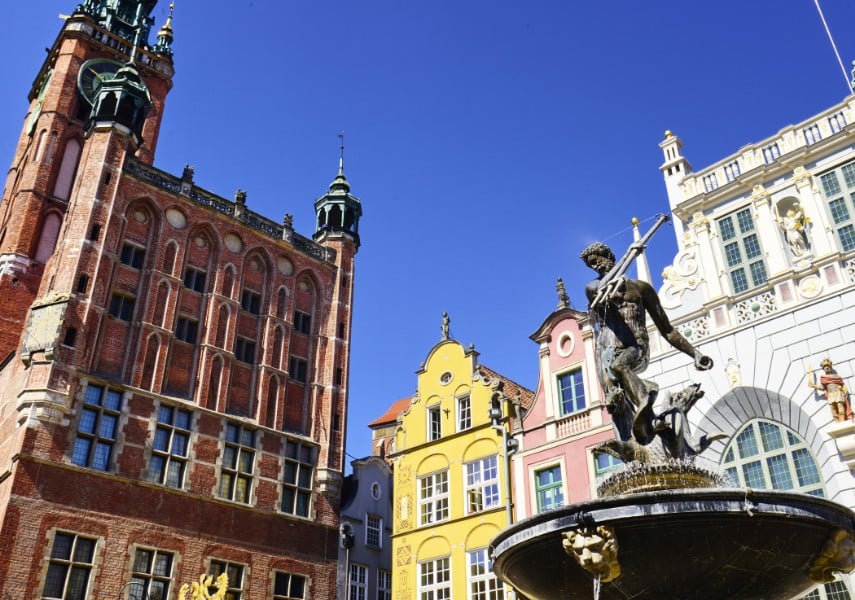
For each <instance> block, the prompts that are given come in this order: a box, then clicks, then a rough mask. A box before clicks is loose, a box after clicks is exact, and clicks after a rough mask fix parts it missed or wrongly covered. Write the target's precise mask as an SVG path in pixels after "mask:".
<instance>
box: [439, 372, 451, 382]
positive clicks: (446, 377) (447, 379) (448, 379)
mask: <svg viewBox="0 0 855 600" xmlns="http://www.w3.org/2000/svg"><path fill="white" fill-rule="evenodd" d="M451 377H452V375H451V371H446V372H445V373H443V374H442V375H440V377H439V382H440V383H441V384H442V385H448V383H450V382H451Z"/></svg>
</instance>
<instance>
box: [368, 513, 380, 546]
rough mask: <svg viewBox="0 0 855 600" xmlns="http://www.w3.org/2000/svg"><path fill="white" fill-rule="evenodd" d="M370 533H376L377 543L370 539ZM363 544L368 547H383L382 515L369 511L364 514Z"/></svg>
mask: <svg viewBox="0 0 855 600" xmlns="http://www.w3.org/2000/svg"><path fill="white" fill-rule="evenodd" d="M372 521H374V523H373V524H372ZM372 533H376V535H377V543H374V542H373V540H372V539H371V534H372ZM365 545H366V546H368V547H369V548H383V517H381V516H379V515H372V514H371V513H367V514H366V515H365Z"/></svg>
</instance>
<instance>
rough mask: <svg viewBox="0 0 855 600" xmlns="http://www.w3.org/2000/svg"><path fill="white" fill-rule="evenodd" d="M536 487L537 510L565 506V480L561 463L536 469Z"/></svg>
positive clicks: (541, 510) (542, 510)
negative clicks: (562, 477)
mask: <svg viewBox="0 0 855 600" xmlns="http://www.w3.org/2000/svg"><path fill="white" fill-rule="evenodd" d="M534 489H535V495H536V497H537V512H544V511H547V510H552V509H553V508H558V507H559V506H564V482H563V481H562V480H561V465H553V466H551V467H546V468H544V469H538V470H537V471H535V472H534Z"/></svg>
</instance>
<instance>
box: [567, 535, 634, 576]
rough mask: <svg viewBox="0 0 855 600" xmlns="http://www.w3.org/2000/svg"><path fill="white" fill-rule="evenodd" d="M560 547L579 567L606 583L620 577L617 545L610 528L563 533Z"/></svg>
mask: <svg viewBox="0 0 855 600" xmlns="http://www.w3.org/2000/svg"><path fill="white" fill-rule="evenodd" d="M563 536H564V539H563V540H562V541H561V545H562V546H563V547H564V551H565V552H566V553H567V554H569V555H570V556H572V557H573V558H574V559H575V560H576V562H577V563H579V566H580V567H582V568H583V569H585V570H586V571H588V572H589V573H590V574H591V575H593V576H594V577H596V578H597V579H599V580H600V581H601V582H602V583H607V582H609V581H612V580H614V579H617V578H618V577H620V563H619V562H618V557H617V555H618V543H617V538H616V537H615V531H614V529H613V528H612V527H608V526H605V525H599V526H597V527H595V528H593V527H592V528H589V527H582V528H580V529H574V530H571V531H565V532H564V533H563Z"/></svg>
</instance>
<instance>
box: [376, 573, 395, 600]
mask: <svg viewBox="0 0 855 600" xmlns="http://www.w3.org/2000/svg"><path fill="white" fill-rule="evenodd" d="M377 600H392V572H391V571H386V570H385V569H377Z"/></svg>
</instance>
